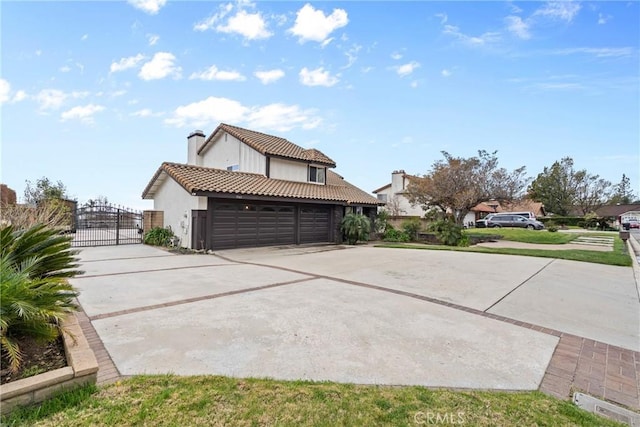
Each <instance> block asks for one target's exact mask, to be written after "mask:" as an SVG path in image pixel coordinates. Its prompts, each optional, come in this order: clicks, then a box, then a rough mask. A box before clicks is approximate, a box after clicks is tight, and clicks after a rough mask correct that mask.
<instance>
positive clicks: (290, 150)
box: [198, 123, 336, 167]
mask: <svg viewBox="0 0 640 427" xmlns="http://www.w3.org/2000/svg"><path fill="white" fill-rule="evenodd" d="M221 132H227V133H228V134H229V135H232V136H234V137H236V138H238V139H239V140H240V141H242V142H244V143H245V144H247V145H248V146H250V147H251V148H253V149H254V150H256V151H258V152H259V153H261V154H264V155H272V156H278V157H285V158H290V159H294V160H303V161H305V162H310V163H318V164H322V165H326V166H330V167H336V162H334V161H333V160H331V159H330V158H329V157H327V156H326V155H325V154H324V153H322V152H321V151H320V150H316V149H315V148H311V149H304V148H302V147H300V146H299V145H296V144H294V143H293V142H291V141H289V140H287V139H284V138H280V137H278V136H273V135H267V134H266V133H262V132H256V131H254V130H249V129H243V128H240V127H237V126H231V125H228V124H225V123H221V124H220V125H219V126H218V127H217V128H216V130H214V131H213V133H212V134H211V135H210V136H209V137H208V138H207V139H206V140H205V142H204V144H202V146H201V147H200V148H199V149H198V154H201V153H202V152H203V151H205V150H206V149H207V148H208V147H209V145H210V144H211V143H212V142H213V141H214V140H215V139H216V138H217V136H218V135H220V133H221Z"/></svg>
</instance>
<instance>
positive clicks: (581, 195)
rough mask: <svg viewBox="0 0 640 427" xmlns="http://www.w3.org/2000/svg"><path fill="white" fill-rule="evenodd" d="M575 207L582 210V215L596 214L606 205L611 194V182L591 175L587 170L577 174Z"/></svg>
mask: <svg viewBox="0 0 640 427" xmlns="http://www.w3.org/2000/svg"><path fill="white" fill-rule="evenodd" d="M575 180H576V197H575V202H574V203H575V205H576V206H577V207H578V208H580V210H581V211H582V215H586V214H588V213H589V212H595V211H596V210H597V209H598V208H600V207H601V206H602V205H604V204H605V202H606V201H607V199H608V198H609V195H610V193H611V182H609V181H607V180H605V179H602V178H600V176H599V175H591V174H590V173H588V172H587V171H586V170H581V171H578V172H576V175H575Z"/></svg>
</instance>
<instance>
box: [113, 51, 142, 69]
mask: <svg viewBox="0 0 640 427" xmlns="http://www.w3.org/2000/svg"><path fill="white" fill-rule="evenodd" d="M144 59H145V56H144V55H143V54H141V53H139V54H137V55H136V56H128V57H126V58H121V59H120V61H118V62H113V63H112V64H111V67H110V68H109V71H110V72H112V73H117V72H118V71H124V70H128V69H129V68H134V67H136V66H137V65H138V64H139V63H140V62H142V61H143V60H144Z"/></svg>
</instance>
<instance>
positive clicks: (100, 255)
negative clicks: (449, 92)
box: [73, 245, 640, 408]
mask: <svg viewBox="0 0 640 427" xmlns="http://www.w3.org/2000/svg"><path fill="white" fill-rule="evenodd" d="M81 258H82V263H83V269H84V270H85V271H86V274H85V275H84V276H82V277H80V278H77V279H74V280H73V284H74V285H75V286H77V287H78V288H80V290H81V295H80V302H81V304H82V307H83V308H84V310H85V313H86V315H87V317H86V318H85V319H84V320H83V321H82V322H81V323H82V324H83V326H84V328H85V331H86V332H87V333H89V334H92V333H93V334H94V335H95V336H94V337H93V339H92V337H90V342H91V343H92V345H95V346H96V349H97V351H98V352H99V354H98V359H99V361H100V363H101V371H102V367H104V371H105V372H106V373H107V375H106V376H105V375H103V376H102V377H99V380H100V381H103V382H108V381H110V380H113V379H115V378H117V377H118V376H119V375H133V374H139V373H165V372H173V373H176V374H184V375H187V374H220V375H230V376H258V377H265V376H266V377H272V378H280V379H313V380H331V381H341V382H354V383H361V384H417V385H424V386H433V387H453V388H479V389H505V390H534V389H538V388H541V389H542V390H543V391H546V392H548V393H551V394H554V395H557V396H560V397H567V396H568V394H569V389H570V387H578V388H579V389H581V390H584V391H586V392H592V394H593V391H592V390H596V389H597V388H598V383H597V382H596V380H595V378H596V376H597V375H596V374H598V373H600V372H601V371H602V373H603V374H604V377H603V378H602V379H601V380H599V381H600V383H599V384H600V386H601V387H602V390H601V392H600V395H599V396H601V397H606V398H608V399H612V400H614V401H616V402H618V403H622V404H624V405H627V406H629V407H632V408H638V407H640V401H639V400H638V399H639V397H638V381H639V380H640V374H638V370H639V367H640V355H639V354H638V349H639V348H640V342H639V341H640V338H639V336H640V333H639V331H638V328H640V320H639V318H638V316H640V314H639V312H640V306H639V304H640V303H639V301H638V299H637V297H636V298H635V300H633V298H631V292H630V290H631V289H632V290H634V291H635V282H634V280H633V273H632V272H631V271H630V270H631V269H628V268H627V269H625V268H619V267H608V266H597V267H598V268H597V269H591V266H592V265H591V264H585V263H573V262H569V261H562V262H560V261H551V260H548V259H540V258H529V257H516V256H501V255H487V254H471V253H459V252H458V253H453V252H444V251H442V252H440V251H420V250H394V249H383V248H371V247H357V248H352V247H351V248H344V249H341V247H335V246H331V247H306V248H305V247H294V248H262V249H247V250H230V251H222V252H219V253H217V254H216V255H182V256H179V255H171V254H169V253H167V252H165V251H161V250H158V249H154V248H149V247H147V246H142V245H132V246H123V247H111V248H107V247H102V248H87V249H83V251H82V252H81ZM579 272H582V273H580V274H579ZM606 298H609V300H606ZM603 299H605V301H604V303H602V301H603ZM576 319H577V320H576ZM98 337H99V338H98ZM585 337H586V338H585ZM101 346H102V347H101ZM601 351H604V358H602V357H600V356H596V355H597V354H601V353H600V352H601ZM601 359H602V360H601ZM592 362H593V363H592ZM600 362H602V363H603V365H602V366H604V368H602V369H601V366H600V365H598V363H600ZM610 371H611V372H610ZM613 371H615V372H613ZM592 379H593V382H591V380H592ZM580 381H582V382H580ZM585 381H586V382H585ZM597 392H598V390H596V394H597ZM616 393H618V394H616Z"/></svg>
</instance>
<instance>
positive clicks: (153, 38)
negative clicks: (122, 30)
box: [147, 34, 160, 46]
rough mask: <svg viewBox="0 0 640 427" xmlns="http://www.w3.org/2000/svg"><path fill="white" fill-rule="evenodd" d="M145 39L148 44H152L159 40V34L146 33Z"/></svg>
mask: <svg viewBox="0 0 640 427" xmlns="http://www.w3.org/2000/svg"><path fill="white" fill-rule="evenodd" d="M147 40H148V41H149V46H154V45H155V44H156V43H158V40H160V36H159V35H157V34H147Z"/></svg>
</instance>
